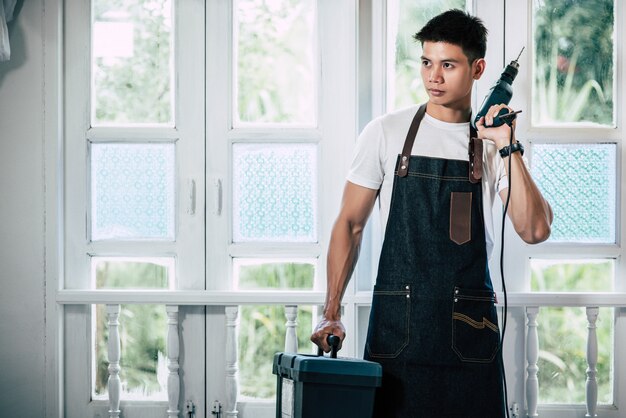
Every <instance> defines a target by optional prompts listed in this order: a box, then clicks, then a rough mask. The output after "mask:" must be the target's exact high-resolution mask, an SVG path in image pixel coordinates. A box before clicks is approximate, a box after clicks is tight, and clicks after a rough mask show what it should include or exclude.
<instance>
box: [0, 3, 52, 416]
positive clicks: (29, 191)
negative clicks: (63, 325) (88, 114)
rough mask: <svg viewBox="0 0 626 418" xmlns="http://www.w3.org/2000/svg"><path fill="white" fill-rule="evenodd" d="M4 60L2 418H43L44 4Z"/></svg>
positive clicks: (30, 6)
mask: <svg viewBox="0 0 626 418" xmlns="http://www.w3.org/2000/svg"><path fill="white" fill-rule="evenodd" d="M9 33H10V37H11V49H12V57H11V60H10V61H8V62H0V415H1V416H3V417H10V416H15V417H18V416H19V417H43V416H44V413H45V407H44V403H45V396H44V394H45V355H44V354H45V337H44V324H45V323H44V290H45V287H44V285H45V282H44V251H45V248H44V226H45V225H44V215H45V206H44V185H45V183H44V139H43V121H44V118H43V75H44V68H43V45H44V40H43V0H27V1H24V4H23V6H22V8H21V11H20V14H19V15H18V17H17V19H16V20H15V21H14V22H12V23H10V24H9Z"/></svg>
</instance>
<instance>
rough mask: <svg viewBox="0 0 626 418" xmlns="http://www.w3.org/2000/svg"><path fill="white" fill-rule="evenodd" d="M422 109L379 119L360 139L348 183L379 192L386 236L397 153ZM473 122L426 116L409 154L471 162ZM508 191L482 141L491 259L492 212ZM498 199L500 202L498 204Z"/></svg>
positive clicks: (499, 164) (498, 163) (490, 146)
mask: <svg viewBox="0 0 626 418" xmlns="http://www.w3.org/2000/svg"><path fill="white" fill-rule="evenodd" d="M418 108H419V106H418V105H415V106H411V107H408V108H405V109H401V110H398V111H395V112H393V113H388V114H386V115H383V116H380V117H378V118H376V119H374V120H372V121H371V122H370V123H368V124H367V126H366V127H365V128H364V129H363V132H361V135H359V138H358V140H357V144H356V149H355V152H354V159H353V161H352V166H351V168H350V172H349V173H348V178H347V179H348V181H349V182H351V183H354V184H356V185H359V186H363V187H367V188H369V189H374V190H378V189H380V196H379V198H380V216H381V219H380V220H381V225H382V229H383V231H382V236H383V237H384V236H385V227H386V226H387V219H388V218H389V205H390V202H391V192H392V189H393V188H392V186H393V178H394V170H395V165H396V160H397V158H398V154H401V153H402V148H403V146H404V141H405V139H406V135H407V132H408V130H409V127H410V126H411V121H412V120H413V117H414V116H415V113H416V112H417V109H418ZM468 134H469V122H466V123H449V122H442V121H440V120H438V119H435V118H433V117H432V116H430V115H428V114H425V115H424V119H423V120H422V123H421V124H420V127H419V130H418V132H417V136H416V137H415V143H414V144H413V150H412V152H411V155H421V156H426V157H436V158H445V159H448V160H462V161H467V159H468V154H467V145H468V142H469V138H468ZM508 186H509V184H508V179H507V176H506V170H505V167H504V162H503V159H502V158H501V157H500V155H499V154H498V151H497V149H496V146H495V144H494V143H493V142H491V141H484V142H483V177H482V191H483V206H484V211H483V213H484V216H485V239H486V244H487V257H491V252H492V250H493V243H494V238H495V231H494V226H493V214H492V207H493V204H494V202H495V200H496V196H498V193H499V192H500V191H501V190H503V189H506V188H507V187H508ZM499 200H500V198H499V197H498V201H499Z"/></svg>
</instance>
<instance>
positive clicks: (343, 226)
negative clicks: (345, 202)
mask: <svg viewBox="0 0 626 418" xmlns="http://www.w3.org/2000/svg"><path fill="white" fill-rule="evenodd" d="M362 236H363V226H361V225H351V224H350V222H348V221H345V220H342V219H338V220H337V222H336V223H335V226H334V227H333V231H332V234H331V239H330V244H329V247H328V258H327V289H326V302H325V304H324V317H325V318H327V319H332V320H337V319H339V318H340V317H341V299H342V298H343V294H344V292H345V290H346V287H347V286H348V282H349V281H350V277H351V276H352V272H353V271H354V266H355V265H356V262H357V260H358V258H359V249H360V246H361V238H362Z"/></svg>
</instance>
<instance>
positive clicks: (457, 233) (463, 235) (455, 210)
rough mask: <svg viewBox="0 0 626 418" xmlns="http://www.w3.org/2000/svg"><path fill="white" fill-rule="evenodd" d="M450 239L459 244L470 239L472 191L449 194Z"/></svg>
mask: <svg viewBox="0 0 626 418" xmlns="http://www.w3.org/2000/svg"><path fill="white" fill-rule="evenodd" d="M450 239H451V240H452V241H453V242H455V243H457V244H459V245H461V244H465V243H466V242H469V241H470V240H471V239H472V193H471V192H452V193H451V195H450Z"/></svg>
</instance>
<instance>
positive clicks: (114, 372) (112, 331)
mask: <svg viewBox="0 0 626 418" xmlns="http://www.w3.org/2000/svg"><path fill="white" fill-rule="evenodd" d="M119 316H120V305H107V323H108V327H109V342H108V347H107V348H108V351H107V356H108V359H109V381H108V390H109V418H118V417H119V416H120V412H121V411H120V392H121V384H120V333H119V330H118V327H119V324H120V323H119V320H118V319H119Z"/></svg>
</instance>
